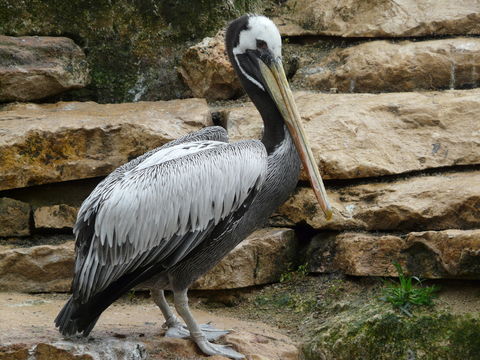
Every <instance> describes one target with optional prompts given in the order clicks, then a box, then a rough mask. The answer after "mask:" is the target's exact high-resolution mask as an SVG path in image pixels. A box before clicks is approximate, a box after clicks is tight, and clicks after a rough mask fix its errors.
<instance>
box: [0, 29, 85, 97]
mask: <svg viewBox="0 0 480 360" xmlns="http://www.w3.org/2000/svg"><path fill="white" fill-rule="evenodd" d="M88 82H89V76H88V65H87V61H86V58H85V54H84V53H83V51H82V50H81V49H80V48H79V47H78V46H77V45H75V43H74V42H73V41H72V40H70V39H67V38H64V37H46V36H25V37H11V36H3V35H0V102H1V101H29V100H36V99H41V98H44V97H47V96H51V95H56V94H58V93H60V92H63V91H65V90H69V89H76V88H81V87H84V86H86V85H87V84H88Z"/></svg>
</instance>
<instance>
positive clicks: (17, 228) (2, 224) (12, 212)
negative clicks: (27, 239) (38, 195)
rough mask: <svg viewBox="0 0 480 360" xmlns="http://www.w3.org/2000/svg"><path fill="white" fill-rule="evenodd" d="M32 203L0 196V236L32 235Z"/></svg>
mask: <svg viewBox="0 0 480 360" xmlns="http://www.w3.org/2000/svg"><path fill="white" fill-rule="evenodd" d="M29 223H30V205H28V204H26V203H24V202H22V201H18V200H15V199H10V198H5V197H4V198H0V237H2V236H3V237H7V236H27V235H30V224H29Z"/></svg>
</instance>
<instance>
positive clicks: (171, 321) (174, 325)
mask: <svg viewBox="0 0 480 360" xmlns="http://www.w3.org/2000/svg"><path fill="white" fill-rule="evenodd" d="M150 294H151V296H152V298H153V301H154V302H155V304H157V306H158V307H159V308H160V311H161V312H162V314H163V317H164V318H165V323H164V324H163V325H162V327H163V328H164V329H166V330H167V332H166V333H165V336H166V337H173V338H179V339H187V338H189V337H190V331H188V328H187V327H186V326H185V324H182V323H181V322H180V320H178V318H177V317H176V316H175V314H174V313H173V311H172V309H171V308H170V306H169V305H168V302H167V299H165V292H164V291H163V290H162V289H159V288H157V287H152V288H151V289H150ZM200 329H201V330H202V331H203V332H204V333H205V336H206V337H207V339H208V340H210V341H212V340H217V339H219V338H220V337H222V336H223V335H226V334H228V333H229V331H228V330H220V329H216V328H215V327H213V326H212V325H210V324H201V325H200Z"/></svg>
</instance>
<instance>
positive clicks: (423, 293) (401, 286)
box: [380, 263, 439, 317]
mask: <svg viewBox="0 0 480 360" xmlns="http://www.w3.org/2000/svg"><path fill="white" fill-rule="evenodd" d="M394 265H395V268H396V269H397V272H398V279H399V281H400V283H397V282H393V281H392V282H386V287H385V288H384V289H383V291H382V293H383V294H382V295H383V296H382V297H381V298H380V299H381V300H384V301H386V302H389V303H390V304H392V305H393V306H394V307H396V308H399V309H400V310H401V311H402V312H403V313H405V314H406V315H407V316H410V317H411V316H413V315H412V312H411V309H412V307H413V306H415V305H420V306H421V305H423V306H432V305H433V299H434V298H436V297H437V294H436V292H438V290H439V287H438V286H436V285H433V286H422V280H420V279H419V278H418V277H416V276H407V275H405V273H404V272H403V269H402V267H401V266H400V264H398V263H395V264H394ZM414 281H415V283H414Z"/></svg>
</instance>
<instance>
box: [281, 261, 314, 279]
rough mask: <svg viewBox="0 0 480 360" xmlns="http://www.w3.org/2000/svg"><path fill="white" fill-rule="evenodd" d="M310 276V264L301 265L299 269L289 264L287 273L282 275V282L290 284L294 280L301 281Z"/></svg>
mask: <svg viewBox="0 0 480 360" xmlns="http://www.w3.org/2000/svg"><path fill="white" fill-rule="evenodd" d="M307 275H308V263H305V264H302V265H299V266H298V267H297V269H293V268H292V264H288V270H287V272H285V273H283V274H282V275H280V282H281V283H284V282H288V281H292V280H301V279H304V278H305V276H307Z"/></svg>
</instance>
